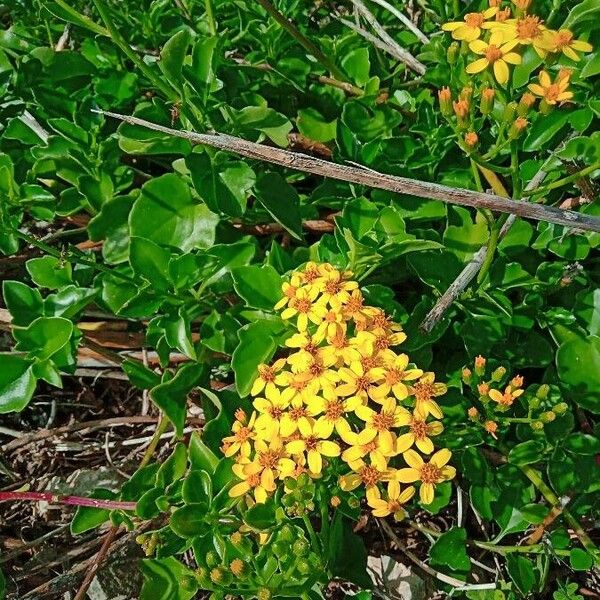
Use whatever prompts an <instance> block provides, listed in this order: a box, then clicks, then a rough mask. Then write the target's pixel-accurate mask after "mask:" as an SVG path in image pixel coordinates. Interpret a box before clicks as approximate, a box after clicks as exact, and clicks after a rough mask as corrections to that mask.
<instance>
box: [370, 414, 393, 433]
mask: <svg viewBox="0 0 600 600" xmlns="http://www.w3.org/2000/svg"><path fill="white" fill-rule="evenodd" d="M394 421H395V419H394V415H393V413H390V412H387V411H385V410H382V411H381V412H380V413H378V414H376V415H374V416H373V427H374V428H375V429H377V431H388V430H389V429H391V428H392V427H393V426H394Z"/></svg>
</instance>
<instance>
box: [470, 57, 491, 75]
mask: <svg viewBox="0 0 600 600" xmlns="http://www.w3.org/2000/svg"><path fill="white" fill-rule="evenodd" d="M489 64H490V63H489V61H488V59H487V58H480V59H478V60H476V61H475V62H472V63H471V64H469V65H467V67H466V69H465V70H466V72H467V73H470V74H471V75H472V74H474V73H481V71H483V70H484V69H487V66H488V65H489Z"/></svg>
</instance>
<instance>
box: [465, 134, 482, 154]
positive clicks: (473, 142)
mask: <svg viewBox="0 0 600 600" xmlns="http://www.w3.org/2000/svg"><path fill="white" fill-rule="evenodd" d="M464 142H465V146H466V147H467V148H468V149H469V150H473V148H475V146H477V143H478V142H479V138H478V137H477V134H476V133H475V132H474V131H469V132H468V133H466V134H465V137H464Z"/></svg>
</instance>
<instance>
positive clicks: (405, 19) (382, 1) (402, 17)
mask: <svg viewBox="0 0 600 600" xmlns="http://www.w3.org/2000/svg"><path fill="white" fill-rule="evenodd" d="M373 2H374V3H375V4H379V6H381V7H382V8H385V9H386V10H388V11H389V12H391V13H392V14H393V15H394V16H395V17H396V18H398V19H400V21H402V23H404V25H406V27H407V28H408V29H410V30H411V31H412V32H413V33H414V34H415V35H416V36H417V37H418V38H419V40H420V41H421V42H422V43H423V44H428V43H429V38H428V37H427V36H426V35H425V34H424V33H423V32H422V31H421V30H420V29H419V28H418V27H417V26H416V25H415V24H414V23H413V22H412V21H411V20H410V19H409V18H408V17H407V16H406V15H404V14H403V13H402V12H400V11H399V10H398V9H397V8H396V7H395V6H392V5H391V4H390V3H389V2H386V0H373Z"/></svg>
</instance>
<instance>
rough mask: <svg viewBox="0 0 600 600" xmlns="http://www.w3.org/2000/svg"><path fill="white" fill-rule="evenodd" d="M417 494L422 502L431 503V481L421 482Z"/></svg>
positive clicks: (432, 493) (432, 488)
mask: <svg viewBox="0 0 600 600" xmlns="http://www.w3.org/2000/svg"><path fill="white" fill-rule="evenodd" d="M419 496H420V497H421V502H422V503H423V504H431V503H432V502H433V497H434V487H433V484H432V483H422V484H421V487H420V488H419Z"/></svg>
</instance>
